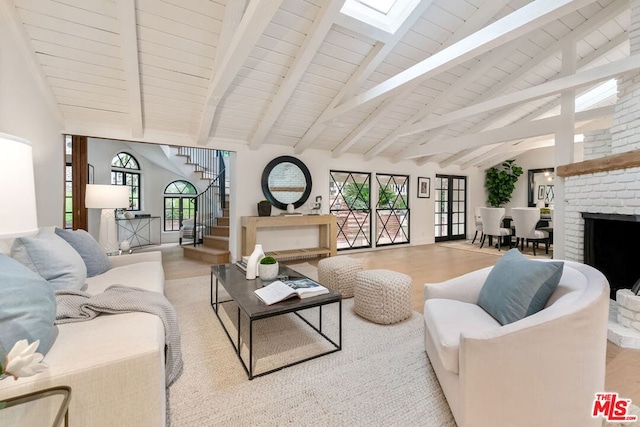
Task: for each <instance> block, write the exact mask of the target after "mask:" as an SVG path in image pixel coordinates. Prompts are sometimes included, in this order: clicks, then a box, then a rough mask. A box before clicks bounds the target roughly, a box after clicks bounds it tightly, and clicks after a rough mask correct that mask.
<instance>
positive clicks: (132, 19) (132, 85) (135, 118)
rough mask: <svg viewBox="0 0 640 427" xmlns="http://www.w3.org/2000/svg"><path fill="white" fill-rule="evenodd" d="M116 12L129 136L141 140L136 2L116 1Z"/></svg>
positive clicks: (142, 132) (142, 128)
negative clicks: (126, 98)
mask: <svg viewBox="0 0 640 427" xmlns="http://www.w3.org/2000/svg"><path fill="white" fill-rule="evenodd" d="M116 10H117V12H118V24H119V27H120V39H121V40H122V42H121V47H122V63H123V64H124V78H125V84H126V87H127V95H128V98H129V117H130V119H131V136H133V137H134V138H141V137H142V136H143V135H144V125H143V122H142V99H141V95H140V69H139V59H138V58H139V55H138V32H137V23H136V2H134V1H131V0H116Z"/></svg>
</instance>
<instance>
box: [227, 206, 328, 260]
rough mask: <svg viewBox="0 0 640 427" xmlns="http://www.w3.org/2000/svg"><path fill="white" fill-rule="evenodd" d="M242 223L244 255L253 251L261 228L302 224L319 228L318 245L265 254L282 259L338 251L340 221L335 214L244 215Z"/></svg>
mask: <svg viewBox="0 0 640 427" xmlns="http://www.w3.org/2000/svg"><path fill="white" fill-rule="evenodd" d="M240 224H241V225H242V255H250V254H251V252H252V251H253V248H254V247H255V245H256V234H257V231H258V229H259V228H282V227H301V226H302V227H306V226H309V227H317V228H318V236H319V246H318V247H315V248H298V249H287V250H280V251H279V250H275V251H270V252H268V253H265V255H269V256H272V257H274V258H275V259H280V260H282V259H294V258H302V257H312V256H335V255H336V253H337V240H338V221H337V218H336V216H335V215H293V216H285V215H281V216H243V217H241V218H240Z"/></svg>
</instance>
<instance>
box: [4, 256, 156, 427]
mask: <svg viewBox="0 0 640 427" xmlns="http://www.w3.org/2000/svg"><path fill="white" fill-rule="evenodd" d="M2 249H3V248H1V247H0V251H2ZM5 252H6V249H5ZM109 259H110V262H111V265H112V268H111V269H110V270H108V271H107V272H105V273H103V274H100V275H98V276H94V277H90V278H88V279H87V289H86V291H87V292H89V293H91V294H97V293H100V292H102V291H103V290H104V289H106V288H107V287H108V286H110V285H114V284H122V285H127V286H133V287H138V288H142V289H146V290H149V291H154V292H161V293H164V271H163V268H162V254H161V253H160V252H146V253H144V252H143V253H136V254H131V255H121V256H116V257H110V258H109ZM58 329H59V333H58V337H57V338H56V340H55V342H54V344H53V346H52V347H51V349H50V350H49V352H48V353H47V355H46V356H45V359H44V363H46V364H47V365H48V366H49V369H48V370H46V371H45V372H42V373H40V374H37V375H35V376H32V377H24V378H19V379H18V380H15V381H14V380H13V379H10V378H9V379H5V380H2V381H0V402H1V401H2V400H3V399H7V398H11V397H15V396H18V395H24V394H26V393H31V392H34V391H39V390H42V389H46V388H49V387H54V386H61V385H66V386H70V387H71V390H72V391H71V403H70V406H69V425H70V426H77V427H89V426H105V427H106V426H109V427H112V426H136V427H140V426H149V427H158V426H164V425H165V421H166V414H165V412H166V391H165V366H164V364H165V358H164V357H165V356H164V351H165V339H164V337H165V332H164V326H163V324H162V321H161V320H160V319H159V318H158V317H157V316H154V315H151V314H147V313H127V314H116V315H100V316H98V317H97V318H95V319H93V320H90V321H86V322H78V323H67V324H62V325H59V326H58ZM40 403H41V404H40V405H39V406H37V407H36V408H37V410H34V404H24V405H20V406H16V407H14V408H10V409H9V410H3V411H0V425H11V426H41V425H43V423H42V421H41V419H40V418H39V417H41V416H43V413H47V412H49V413H50V412H51V411H52V410H53V411H54V412H55V409H56V408H57V405H55V404H54V405H50V404H47V403H46V402H40ZM49 403H51V402H49ZM45 415H46V414H45ZM9 417H10V418H9ZM7 418H9V419H7ZM51 419H53V418H51Z"/></svg>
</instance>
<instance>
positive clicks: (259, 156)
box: [230, 145, 485, 257]
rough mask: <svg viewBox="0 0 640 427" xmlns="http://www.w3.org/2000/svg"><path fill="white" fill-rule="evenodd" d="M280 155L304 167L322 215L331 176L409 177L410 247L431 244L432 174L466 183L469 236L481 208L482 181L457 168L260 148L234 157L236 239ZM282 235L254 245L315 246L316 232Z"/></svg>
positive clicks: (262, 236)
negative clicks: (421, 180)
mask: <svg viewBox="0 0 640 427" xmlns="http://www.w3.org/2000/svg"><path fill="white" fill-rule="evenodd" d="M282 155H292V156H294V157H297V158H299V159H300V160H301V161H302V162H304V163H305V164H306V165H307V167H308V168H309V171H310V173H311V177H312V181H313V186H312V191H311V195H310V197H309V201H312V200H314V199H315V196H318V195H320V196H322V202H323V206H322V211H323V213H328V212H329V207H328V203H329V181H330V177H329V171H330V170H345V171H356V172H371V173H385V174H403V175H410V184H409V192H410V200H409V207H410V209H411V213H410V221H411V222H410V224H411V226H410V228H411V230H410V240H411V244H412V245H421V244H427V243H433V242H434V227H433V223H434V196H433V186H434V180H435V175H436V173H443V174H454V175H462V176H467V177H468V179H467V182H468V186H469V190H468V192H467V197H468V199H469V200H468V204H467V206H468V210H469V215H468V219H467V224H468V227H467V228H468V232H469V233H471V234H472V233H473V230H474V227H473V219H472V216H473V207H474V206H476V205H478V203H484V199H485V195H484V189H483V185H484V175H483V174H482V173H480V172H478V171H477V170H476V169H469V170H466V171H460V169H459V168H458V167H456V166H452V167H448V168H444V169H441V168H439V167H438V165H436V164H433V163H427V164H425V165H424V166H418V165H417V164H416V163H415V162H413V161H402V162H398V163H393V162H391V160H389V159H388V158H384V157H378V158H376V159H373V160H371V161H365V160H363V158H362V156H360V155H354V154H349V155H344V156H341V157H340V158H338V159H334V158H332V157H331V153H329V152H325V151H319V150H307V151H305V152H304V153H302V154H301V155H295V154H293V150H292V149H291V148H290V147H278V146H273V145H270V146H263V147H261V148H260V150H258V151H251V150H249V149H248V148H242V149H240V150H238V151H237V152H236V154H235V155H234V161H233V163H234V164H235V165H237V167H236V168H235V170H232V179H235V185H236V186H237V188H236V189H235V191H232V194H234V195H235V196H236V198H235V200H232V201H231V212H232V218H231V227H232V230H235V232H236V235H237V236H239V235H240V230H241V228H240V220H239V218H240V217H241V216H253V215H257V207H256V204H257V202H258V201H260V200H263V199H264V195H263V194H262V189H261V187H260V179H261V176H262V171H263V169H264V167H265V166H266V165H267V163H269V162H270V161H271V160H273V159H274V158H275V157H278V156H282ZM419 176H420V177H430V178H431V197H430V198H429V199H423V198H420V199H419V198H418V197H417V179H418V177H419ZM371 179H372V182H375V177H374V176H373V175H372V177H371ZM298 210H299V211H302V212H303V213H307V212H308V208H307V206H306V205H305V206H304V207H301V208H299V209H298ZM280 212H281V211H280V210H278V209H275V208H274V209H273V211H272V215H279V214H280ZM374 221H375V220H374ZM285 230H286V229H277V230H273V231H262V232H259V234H258V242H260V243H262V245H263V248H264V249H265V250H273V249H289V248H295V247H306V246H313V245H314V244H317V230H304V229H302V230H301V229H295V230H286V231H285ZM230 248H231V251H232V256H233V257H237V256H238V254H240V251H241V242H240V241H239V239H233V238H232V240H231V241H230ZM386 248H388V247H386Z"/></svg>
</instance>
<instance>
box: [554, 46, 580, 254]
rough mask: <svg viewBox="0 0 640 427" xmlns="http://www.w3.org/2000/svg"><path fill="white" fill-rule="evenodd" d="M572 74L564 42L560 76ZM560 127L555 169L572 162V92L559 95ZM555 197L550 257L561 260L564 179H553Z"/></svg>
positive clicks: (572, 56)
mask: <svg viewBox="0 0 640 427" xmlns="http://www.w3.org/2000/svg"><path fill="white" fill-rule="evenodd" d="M575 72H576V44H575V42H571V43H568V44H567V45H566V46H565V47H564V49H563V50H562V74H563V75H565V76H567V75H570V74H574V73H575ZM560 108H561V116H562V124H561V125H560V127H559V129H558V130H557V131H556V141H555V167H556V170H557V169H558V166H560V165H567V164H569V163H573V144H574V138H575V136H574V134H575V111H576V92H575V90H569V91H565V92H562V94H561V95H560ZM554 186H555V187H554V190H555V197H554V203H553V257H554V258H556V259H564V257H565V243H566V242H565V203H566V197H565V180H564V178H562V177H558V176H556V177H555V181H554Z"/></svg>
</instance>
